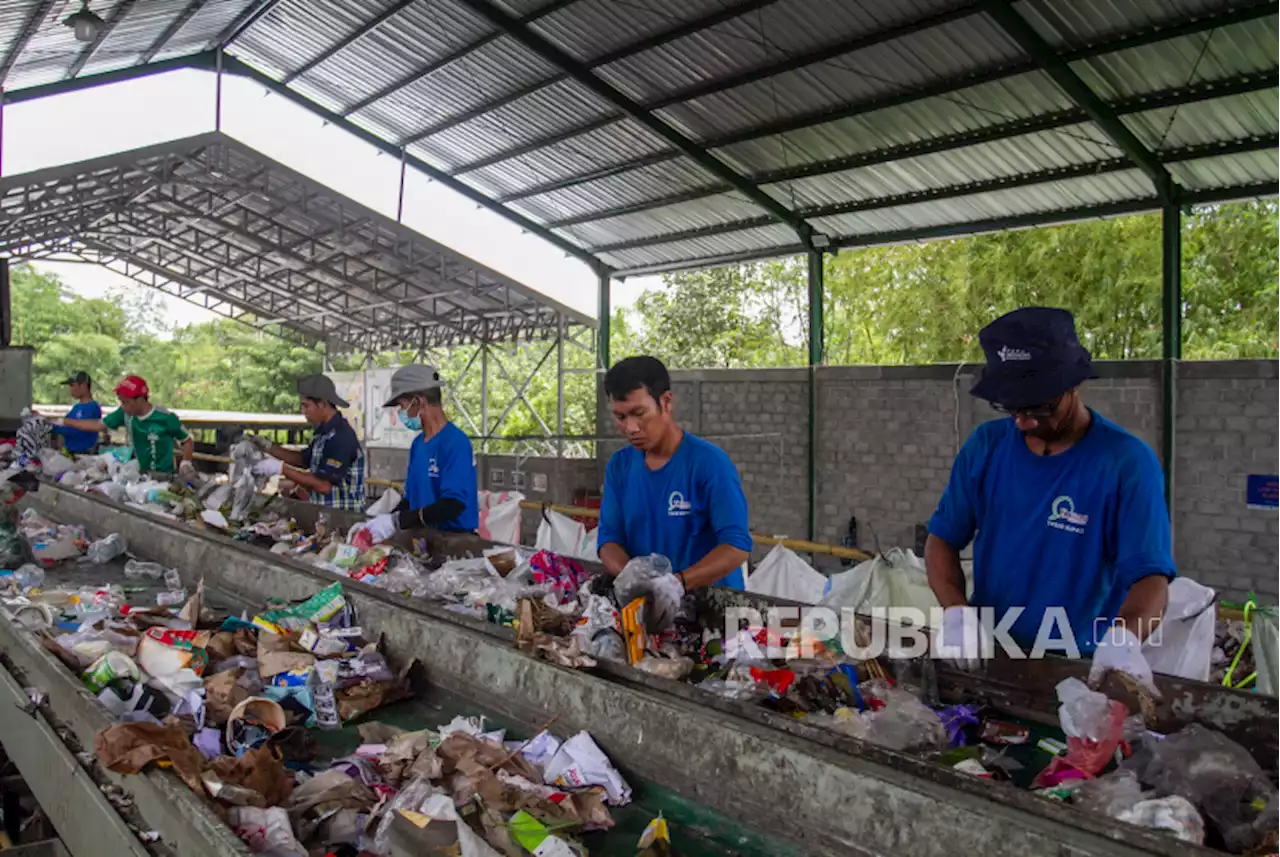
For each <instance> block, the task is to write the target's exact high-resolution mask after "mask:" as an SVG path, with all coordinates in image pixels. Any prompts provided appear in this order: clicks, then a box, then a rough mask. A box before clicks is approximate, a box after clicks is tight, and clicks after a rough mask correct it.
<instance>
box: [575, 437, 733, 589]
mask: <svg viewBox="0 0 1280 857" xmlns="http://www.w3.org/2000/svg"><path fill="white" fill-rule="evenodd" d="M609 542H616V543H617V544H618V545H620V546H621V547H622V549H623V550H625V551H626V552H627V553H628V554H629V555H630V556H647V555H648V554H651V553H657V554H662V555H663V556H665V557H667V558H668V559H669V560H671V570H672V571H684V570H685V569H686V568H688V567H689V566H691V565H693V564H695V563H697V562H698V561H699V560H701V559H702V558H703V557H704V556H706V555H707V554H709V553H711V551H712V550H714V549H715V548H716V547H718V546H719V545H733V546H734V547H735V548H739V549H740V550H744V551H750V550H751V530H750V528H749V526H748V524H747V498H746V497H744V496H743V494H742V483H741V481H739V479H738V470H737V468H735V467H734V466H733V462H732V461H730V460H729V456H728V455H726V454H725V452H724V450H722V449H721V448H720V447H718V446H716V445H715V444H712V443H708V442H707V441H705V440H703V439H702V438H700V437H696V436H694V435H692V434H690V433H689V432H685V433H684V438H683V439H682V440H681V441H680V446H679V447H677V449H676V452H675V455H673V456H671V459H670V460H669V461H668V462H667V463H666V464H664V465H663V466H662V467H660V468H658V469H657V470H650V469H649V468H648V467H647V466H646V465H645V463H644V451H643V450H640V449H636V448H635V447H633V446H628V447H625V448H623V449H620V450H618V451H617V452H615V453H614V454H613V456H612V457H611V458H610V459H609V466H608V467H607V468H606V469H605V476H604V498H603V500H602V501H601V503H600V532H599V534H598V543H599V545H600V546H601V547H603V546H604V545H606V544H608V543H609ZM717 585H718V586H727V587H729V588H730V589H739V590H740V589H744V588H745V586H744V585H743V580H742V570H741V569H734V571H733V572H732V573H730V574H729V575H727V576H726V577H724V578H723V579H721V580H720V582H719V583H718V584H717Z"/></svg>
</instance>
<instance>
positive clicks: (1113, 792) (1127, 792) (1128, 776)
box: [1071, 771, 1142, 818]
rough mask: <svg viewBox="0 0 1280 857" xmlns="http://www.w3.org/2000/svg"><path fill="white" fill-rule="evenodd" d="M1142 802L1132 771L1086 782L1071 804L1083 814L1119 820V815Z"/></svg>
mask: <svg viewBox="0 0 1280 857" xmlns="http://www.w3.org/2000/svg"><path fill="white" fill-rule="evenodd" d="M1140 800H1142V785H1141V784H1140V783H1139V782H1138V775H1137V774H1135V773H1134V772H1133V771H1116V772H1115V773H1112V774H1107V775H1106V776H1102V777H1098V778H1097V779H1096V780H1086V781H1085V783H1084V785H1082V786H1080V788H1079V789H1077V790H1076V792H1075V794H1074V795H1072V797H1071V802H1072V803H1073V804H1075V805H1076V806H1078V807H1080V808H1081V809H1083V810H1084V811H1085V812H1092V813H1097V814H1098V815H1105V816H1107V817H1108V818H1119V817H1120V813H1122V812H1124V811H1125V810H1127V809H1130V808H1132V807H1133V805H1134V804H1136V803H1137V802H1138V801H1140Z"/></svg>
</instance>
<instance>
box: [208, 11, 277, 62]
mask: <svg viewBox="0 0 1280 857" xmlns="http://www.w3.org/2000/svg"><path fill="white" fill-rule="evenodd" d="M279 5H280V0H254V2H253V3H250V4H249V5H248V6H246V7H244V10H243V11H241V12H240V14H239V15H236V16H235V18H234V19H232V21H231V23H230V24H228V25H227V26H226V27H225V28H223V30H222V32H220V33H218V35H216V36H214V38H213V41H211V42H209V47H208V50H211V51H222V50H226V49H227V48H228V47H230V46H231V44H232V42H234V41H236V39H239V38H240V37H241V36H243V35H244V34H245V33H246V32H248V30H249V28H250V27H252V26H253V25H254V24H256V23H258V22H259V21H261V20H262V19H263V18H265V17H266V16H267V15H270V14H271V10H272V9H274V8H276V6H279Z"/></svg>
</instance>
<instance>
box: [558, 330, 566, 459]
mask: <svg viewBox="0 0 1280 857" xmlns="http://www.w3.org/2000/svg"><path fill="white" fill-rule="evenodd" d="M564 337H565V332H564V315H560V316H558V317H557V318H556V458H564Z"/></svg>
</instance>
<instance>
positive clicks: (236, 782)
mask: <svg viewBox="0 0 1280 857" xmlns="http://www.w3.org/2000/svg"><path fill="white" fill-rule="evenodd" d="M209 771H211V772H212V773H214V774H216V775H217V777H218V779H219V780H221V782H222V783H223V784H224V785H232V786H240V787H242V788H245V789H249V790H251V791H252V792H254V793H255V794H257V795H258V796H259V797H260V798H261V799H262V800H263V802H262V803H260V804H259V803H252V804H248V805H250V806H262V807H268V806H278V805H280V804H282V803H284V802H285V801H286V800H288V798H289V795H290V794H291V793H292V792H293V775H292V774H290V773H289V772H288V771H287V770H285V767H284V765H283V764H282V763H281V762H280V759H279V758H277V756H276V755H275V753H274V752H273V751H272V750H271V748H270V747H269V746H266V745H264V746H262V747H259V748H257V749H256V750H250V751H249V752H247V753H245V754H244V755H243V756H240V757H238V758H237V757H232V756H219V757H218V758H217V759H214V760H213V761H212V762H211V763H210V764H209ZM214 796H215V797H217V795H214Z"/></svg>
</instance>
